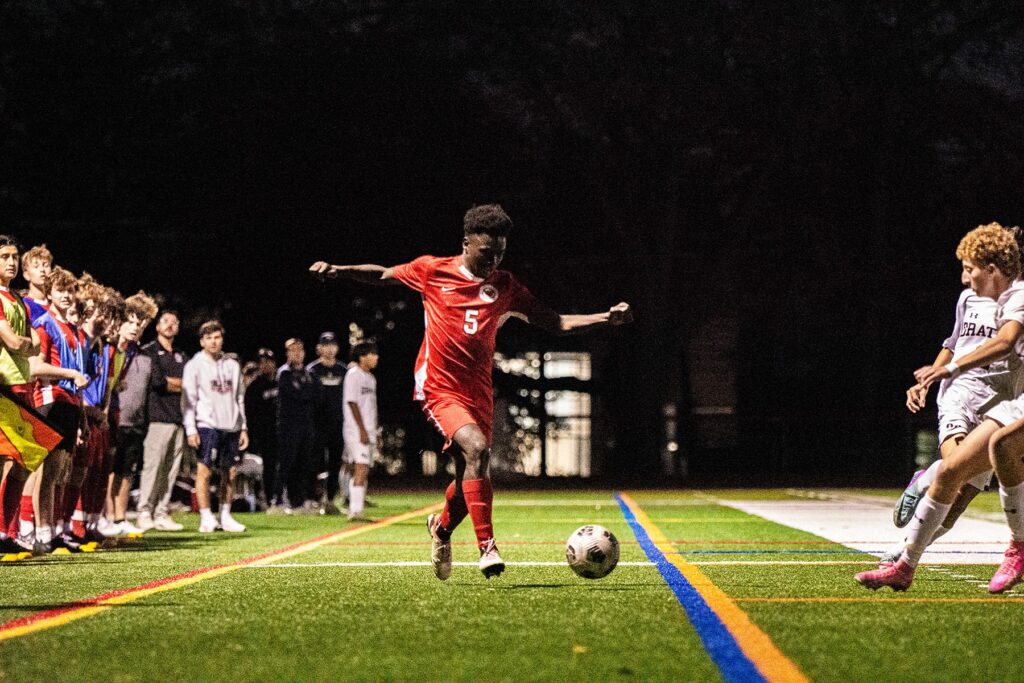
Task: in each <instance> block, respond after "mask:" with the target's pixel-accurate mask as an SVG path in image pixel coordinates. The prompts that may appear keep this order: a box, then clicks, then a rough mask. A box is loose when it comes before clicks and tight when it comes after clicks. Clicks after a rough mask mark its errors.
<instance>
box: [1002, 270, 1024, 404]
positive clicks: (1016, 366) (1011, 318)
mask: <svg viewBox="0 0 1024 683" xmlns="http://www.w3.org/2000/svg"><path fill="white" fill-rule="evenodd" d="M1009 322H1016V323H1020V324H1021V325H1024V281H1022V280H1014V282H1013V284H1012V285H1010V288H1009V289H1007V290H1006V291H1005V292H1003V293H1002V294H1000V295H999V299H998V301H997V302H996V329H997V330H998V329H999V328H1001V327H1002V326H1003V325H1005V324H1006V323H1009ZM1007 361H1008V364H1009V374H1010V376H1009V386H1010V387H1011V393H1012V395H1013V396H1014V397H1017V396H1020V395H1021V394H1024V334H1022V335H1021V336H1019V337H1017V342H1016V343H1015V344H1014V346H1013V351H1011V352H1010V356H1009V358H1008V359H1007Z"/></svg>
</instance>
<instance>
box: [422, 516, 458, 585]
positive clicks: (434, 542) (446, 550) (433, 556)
mask: <svg viewBox="0 0 1024 683" xmlns="http://www.w3.org/2000/svg"><path fill="white" fill-rule="evenodd" d="M440 524H441V515H430V516H429V517H427V531H428V532H430V564H431V566H432V567H433V568H434V576H436V577H437V578H439V579H441V580H442V581H446V580H447V579H448V577H449V576H451V575H452V542H451V539H449V540H447V541H442V540H441V539H440V537H438V535H437V527H438V526H439V525H440Z"/></svg>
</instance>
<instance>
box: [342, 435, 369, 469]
mask: <svg viewBox="0 0 1024 683" xmlns="http://www.w3.org/2000/svg"><path fill="white" fill-rule="evenodd" d="M342 459H343V460H344V461H345V462H351V463H354V464H356V465H372V464H373V444H372V443H361V442H360V441H359V439H358V438H355V439H345V454H344V455H343V456H342Z"/></svg>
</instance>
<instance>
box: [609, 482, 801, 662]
mask: <svg viewBox="0 0 1024 683" xmlns="http://www.w3.org/2000/svg"><path fill="white" fill-rule="evenodd" d="M620 496H621V498H622V500H623V502H624V503H625V504H626V506H627V507H629V509H630V510H631V511H632V513H633V515H634V516H635V517H636V520H637V522H639V523H640V525H641V526H642V527H643V528H644V529H645V530H646V531H647V535H648V536H649V537H650V539H651V542H653V543H654V545H655V547H657V548H658V550H660V551H661V552H662V554H664V556H665V559H666V560H667V561H668V562H670V563H671V564H672V565H673V566H674V567H675V568H676V569H678V570H679V571H680V573H682V575H683V576H684V577H685V578H686V580H687V581H689V582H690V584H691V585H692V586H693V587H694V589H696V590H697V592H698V593H700V595H701V597H703V598H704V601H705V602H706V603H707V604H708V606H709V607H710V608H711V609H712V610H713V611H714V612H715V614H717V615H718V618H719V619H720V620H721V621H722V623H723V624H724V625H725V627H726V628H727V629H728V630H729V632H730V633H731V634H732V636H733V638H735V639H736V643H737V644H738V645H739V647H740V649H741V650H742V651H743V654H745V655H746V656H747V658H748V659H750V661H751V662H753V663H754V666H756V667H757V669H758V670H759V671H760V672H761V673H762V674H763V675H764V677H765V678H766V679H768V680H769V681H809V679H808V678H807V677H806V676H805V675H804V673H803V672H802V671H800V668H799V667H798V666H797V665H796V664H794V663H793V661H792V660H790V659H789V658H788V657H786V655H784V654H783V653H782V651H781V650H779V648H778V647H776V646H775V643H773V642H772V639H771V638H769V637H768V634H767V633H765V632H764V631H762V630H761V629H760V628H759V627H758V626H757V624H755V623H754V622H753V621H751V620H750V617H749V616H747V613H746V612H744V611H743V610H742V609H740V608H739V606H738V605H737V604H736V603H735V602H733V600H732V599H730V598H729V596H728V595H726V594H725V593H724V592H723V591H722V590H721V589H720V588H719V587H718V586H716V585H715V584H714V583H713V582H712V581H711V579H709V578H708V577H707V575H706V574H704V572H702V571H701V570H700V569H699V568H697V567H696V566H694V565H693V564H690V563H689V562H687V561H686V560H685V559H683V556H682V555H680V554H679V551H678V550H677V549H676V546H675V545H673V544H672V542H671V541H670V540H669V539H668V537H667V536H666V535H665V534H664V533H662V531H661V529H659V528H658V527H657V526H656V525H655V524H654V522H653V521H651V518H650V517H648V516H647V513H646V512H644V511H643V509H641V507H640V506H639V505H638V504H637V502H636V501H635V500H634V499H633V498H632V496H630V495H628V494H625V493H622V494H620Z"/></svg>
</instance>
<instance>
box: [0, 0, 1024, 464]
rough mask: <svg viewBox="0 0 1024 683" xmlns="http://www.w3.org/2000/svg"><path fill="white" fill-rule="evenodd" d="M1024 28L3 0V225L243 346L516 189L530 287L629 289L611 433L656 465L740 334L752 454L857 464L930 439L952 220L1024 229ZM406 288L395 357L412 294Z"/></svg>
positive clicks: (944, 15) (897, 12)
mask: <svg viewBox="0 0 1024 683" xmlns="http://www.w3.org/2000/svg"><path fill="white" fill-rule="evenodd" d="M1022 21H1024V19H1022V15H1021V14H1020V12H1019V8H1016V7H1015V6H1013V5H1012V3H1010V4H1006V3H996V2H972V3H959V2H938V1H933V2H921V3H911V4H904V3H891V2H863V1H857V2H854V1H852V0H849V1H831V0H824V1H822V2H817V3H812V4H808V5H804V4H801V5H799V6H797V5H791V4H786V5H784V6H774V5H772V6H769V5H766V4H764V3H753V2H742V1H739V2H737V1H725V0H721V1H719V2H710V1H709V2H702V3H689V4H687V5H686V11H685V12H684V11H682V6H681V5H679V3H675V2H661V1H651V2H592V3H585V4H581V3H575V2H557V1H556V2H546V3H530V2H526V3H497V2H472V3H468V2H403V3H399V2H388V1H387V0H378V1H376V2H354V1H353V2H259V3H254V2H241V1H238V2H203V3H191V2H164V3H159V4H157V5H151V4H146V3H142V4H139V3H125V2H108V1H105V0H94V1H92V2H9V3H5V4H4V5H3V6H2V8H0V157H2V159H3V163H2V164H0V219H2V221H3V223H4V226H5V229H9V230H10V231H12V232H15V233H16V234H17V235H18V236H19V237H20V238H21V239H22V240H24V241H25V242H26V243H37V242H41V241H45V242H47V243H48V244H50V246H51V247H52V248H53V250H54V251H55V253H56V256H57V260H58V262H59V263H61V264H65V265H67V266H68V267H70V268H72V269H74V270H76V271H77V270H81V269H83V268H84V269H88V270H89V271H91V272H93V273H94V274H95V275H96V276H97V277H98V278H100V279H102V280H105V281H107V282H109V283H110V284H113V285H115V286H117V287H119V288H121V289H122V290H123V291H125V292H129V291H133V290H134V289H135V288H138V287H143V288H145V289H146V290H148V291H152V292H160V293H163V294H165V295H167V296H168V297H169V298H170V299H171V301H172V302H173V303H174V304H175V305H177V306H179V307H181V308H182V309H183V310H184V311H185V312H186V313H187V314H188V315H189V316H190V320H191V322H192V323H193V324H195V323H196V322H197V321H199V319H200V318H202V317H203V316H204V315H205V314H206V313H217V314H219V315H222V316H223V317H224V318H225V320H226V322H227V324H228V329H229V340H230V341H229V346H233V347H234V348H236V349H238V350H240V351H242V352H243V353H251V352H252V351H253V350H254V349H255V348H256V347H257V346H259V345H264V344H266V345H273V346H279V345H280V342H281V341H282V340H283V339H284V338H285V337H288V336H292V335H300V336H303V337H305V338H307V339H309V340H312V339H313V338H314V337H315V335H316V334H317V333H318V332H319V331H320V330H322V329H327V328H335V329H337V328H339V327H340V326H342V325H347V323H348V321H349V320H350V319H353V318H355V319H363V318H366V317H367V316H370V315H372V311H373V310H374V307H381V306H383V307H384V308H387V304H388V301H389V300H390V299H391V298H393V297H391V296H389V294H391V295H395V294H397V291H396V292H390V293H384V292H381V291H378V290H373V291H369V292H367V291H365V290H359V289H357V288H356V287H354V286H329V287H324V286H323V285H320V284H318V283H314V282H312V281H310V280H309V279H308V278H306V277H305V275H304V270H305V268H306V267H307V266H308V264H309V263H310V262H311V261H312V260H315V259H317V258H326V259H328V260H332V261H335V262H380V263H384V264H391V263H396V262H400V261H404V260H408V259H410V258H412V257H415V256H416V255H419V254H421V253H435V254H445V253H453V252H454V251H455V250H457V249H458V245H459V238H460V219H461V215H462V213H463V211H465V209H466V208H468V207H469V206H471V205H473V204H474V203H484V202H490V201H498V202H501V203H503V204H504V205H505V206H506V208H507V209H508V211H509V213H510V214H511V215H512V217H513V219H514V220H515V221H516V224H517V227H516V232H515V234H514V236H513V239H512V240H511V243H510V247H511V248H510V251H509V255H508V259H507V261H506V266H507V267H509V268H510V269H512V270H515V271H516V272H517V273H519V274H521V276H522V279H523V280H525V281H526V282H527V283H528V284H530V285H531V286H532V287H533V288H534V289H535V291H537V292H538V293H539V294H540V295H541V296H542V297H544V298H546V299H548V300H549V301H551V302H552V303H553V304H554V305H556V307H559V308H562V309H565V310H577V311H578V310H589V309H601V308H604V307H606V306H607V305H609V304H611V303H614V302H615V301H618V300H620V299H627V300H630V301H632V302H634V303H635V305H636V307H637V309H638V312H639V313H640V316H641V320H640V322H638V324H637V325H636V326H635V327H634V328H633V329H631V330H629V331H625V332H623V333H621V334H619V335H614V336H602V337H600V338H599V340H598V341H596V342H593V343H596V344H598V345H600V346H601V347H602V348H603V349H604V353H605V358H606V361H605V363H606V365H605V368H604V375H605V377H606V379H607V382H608V384H607V386H606V390H607V391H608V392H609V393H610V394H613V395H614V396H615V397H616V398H615V400H614V402H613V406H614V409H613V412H614V413H629V412H631V411H635V412H636V414H638V415H639V416H640V417H638V418H637V419H636V420H632V421H627V420H622V419H620V420H618V422H619V423H621V424H617V427H618V429H619V432H620V434H621V439H622V441H623V442H624V443H625V444H627V445H628V446H629V447H631V448H633V449H634V450H636V451H637V452H647V453H653V452H654V450H655V449H656V443H655V442H656V436H655V435H654V434H653V431H654V430H653V428H652V425H656V414H657V410H658V406H659V405H660V401H661V400H663V398H664V397H665V396H667V395H671V394H672V393H673V392H676V393H681V394H682V395H683V400H684V403H685V401H686V396H687V395H691V394H694V393H695V390H694V387H693V386H691V385H687V383H686V382H685V381H684V382H683V386H682V387H681V388H669V389H666V388H664V386H663V385H664V384H665V381H666V379H665V378H666V377H672V376H674V375H673V372H674V370H673V368H682V370H681V371H682V373H683V376H684V377H685V376H690V377H691V380H690V384H692V381H693V380H692V377H693V376H694V375H693V374H692V373H693V369H694V364H695V363H697V362H698V361H696V360H695V356H694V354H693V353H692V350H693V348H694V346H693V344H694V340H695V339H698V338H699V336H700V335H701V334H702V330H705V329H707V328H708V321H714V320H717V319H719V318H725V319H728V320H730V321H732V324H731V329H734V330H735V332H734V333H733V334H732V337H731V341H729V343H728V348H729V349H730V350H729V352H728V353H726V354H725V355H726V356H727V357H728V358H729V359H730V362H731V364H732V367H733V368H734V369H735V372H736V373H737V377H738V379H737V401H738V403H739V409H740V416H739V420H740V424H739V428H740V432H741V440H740V444H739V445H740V446H741V447H742V448H740V449H739V451H738V452H741V453H742V452H750V451H749V447H751V446H753V447H760V446H763V445H764V444H766V443H768V442H771V443H773V444H775V446H774V448H775V449H776V450H777V451H779V452H785V453H786V454H787V456H786V457H785V458H784V459H783V461H782V464H781V465H779V468H780V472H779V473H778V474H779V475H780V476H781V477H783V478H785V477H786V476H789V475H790V474H793V473H794V472H800V471H802V472H805V473H808V472H809V473H810V474H808V477H809V478H815V477H818V478H828V477H829V476H845V475H848V474H850V473H851V472H857V471H861V470H863V469H864V468H865V467H876V468H877V467H878V465H877V462H878V459H879V458H880V457H883V455H882V454H885V453H888V454H890V455H889V457H890V458H891V453H892V451H893V450H898V449H899V448H903V444H905V441H906V435H907V433H908V430H910V429H911V428H912V427H913V425H914V424H916V423H913V422H911V421H909V420H908V419H907V418H906V416H905V415H904V414H903V413H902V412H900V410H901V405H902V399H901V395H902V392H903V390H904V389H905V388H906V387H905V385H906V384H907V379H909V372H910V370H911V369H912V368H913V367H916V366H917V365H920V364H922V363H924V362H926V361H928V360H930V358H931V357H932V356H933V355H934V353H935V350H936V349H937V346H938V343H939V342H940V341H941V339H942V338H943V337H944V336H945V335H946V334H947V332H948V330H947V327H948V326H949V324H950V318H951V314H952V310H953V305H954V303H955V296H956V293H957V291H958V284H957V269H958V265H957V263H956V262H955V260H954V258H953V255H952V252H953V250H954V249H955V246H956V242H957V240H958V238H959V236H960V235H961V234H962V233H963V232H965V231H966V230H968V229H970V228H972V227H974V226H975V225H977V224H979V223H987V222H989V221H992V220H998V221H1002V222H1005V223H1009V224H1016V223H1020V222H1021V220H1022V219H1021V216H1022V215H1024V211H1022V209H1024V205H1022V204H1024V199H1022V193H1021V180H1022V171H1024V106H1022V103H1024V97H1022V94H1024V91H1022V76H1024V69H1022V67H1024V59H1022V56H1024V49H1022V46H1024V40H1022V38H1024V34H1022ZM397 296H398V297H399V298H400V299H401V300H403V301H405V302H407V303H408V304H410V307H408V308H407V309H406V310H405V311H402V312H398V313H395V314H394V316H396V317H394V319H395V321H396V325H397V326H398V327H397V331H396V333H395V335H393V341H391V342H389V343H390V344H393V356H394V360H395V363H396V365H403V366H404V365H406V364H408V363H410V362H411V358H410V356H411V354H412V353H414V351H415V348H416V346H417V345H418V337H417V334H418V329H419V327H418V325H419V318H418V315H419V312H418V308H417V304H416V299H415V297H414V296H410V295H408V294H399V295H397ZM356 297H362V298H363V299H365V301H366V302H367V303H366V305H365V306H364V305H363V304H361V303H359V302H354V300H355V298H356ZM389 316H391V313H390V312H389ZM727 327H728V326H727ZM406 332H407V333H406ZM534 343H536V338H535V337H533V336H531V335H529V334H527V333H525V332H523V331H522V330H510V331H509V334H508V335H507V336H506V338H505V339H504V340H502V341H499V346H500V345H502V344H508V345H510V346H528V345H531V344H534ZM581 343H583V342H581ZM708 343H714V342H708ZM396 372H397V374H395V375H394V379H393V380H385V381H391V382H392V385H393V386H394V387H396V391H398V388H401V387H404V384H403V383H404V382H406V379H407V375H406V374H405V372H406V371H405V369H404V367H403V369H402V370H401V371H396ZM688 373H689V375H688ZM651 387H659V388H658V389H656V390H653V391H652V390H651ZM401 390H402V391H405V388H402V389H401ZM698 393H699V392H698ZM931 419H933V417H931V416H929V417H927V418H925V421H927V420H931ZM613 421H615V418H613ZM814 423H818V424H820V425H823V427H822V428H816V429H809V428H808V425H810V424H814ZM809 431H810V432H814V433H815V436H813V438H810V439H808V438H805V434H806V433H807V432H809ZM822 434H824V436H821V435H822ZM780 435H782V436H780ZM894 443H895V444H900V445H899V446H898V447H895V446H893V444H894ZM744 449H746V450H745V451H744ZM723 458H724V459H723V460H722V463H723V465H722V466H723V467H728V468H731V470H732V471H736V472H742V471H745V469H746V468H747V465H745V464H744V463H743V459H742V457H740V456H735V457H733V458H732V459H729V458H728V457H725V456H723ZM833 459H835V460H838V461H841V462H843V463H846V464H845V465H844V466H843V467H839V468H838V469H836V467H835V466H834V462H832V460H833ZM902 467H903V466H902V465H899V464H897V465H884V466H881V469H882V470H884V471H886V472H890V473H893V472H896V473H902ZM844 468H845V469H844ZM836 472H838V473H839V474H838V475H836V474H835V473H836Z"/></svg>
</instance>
